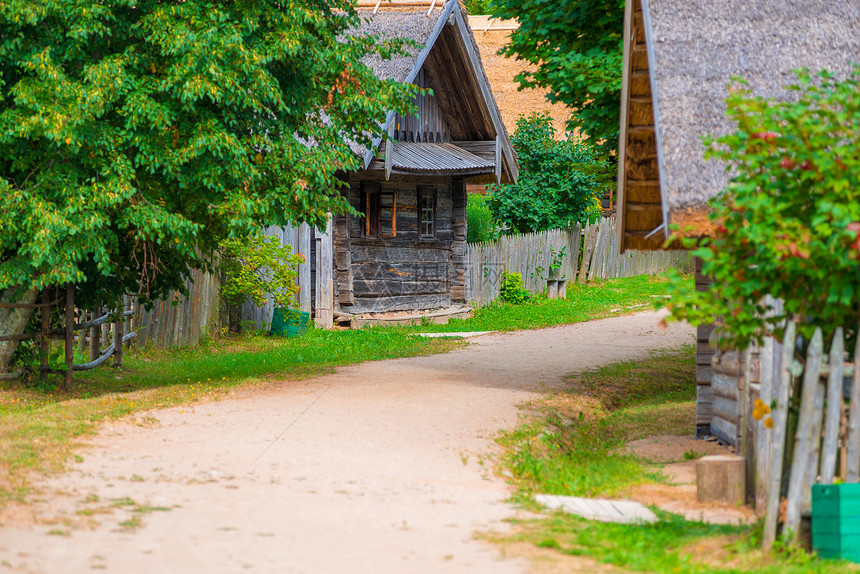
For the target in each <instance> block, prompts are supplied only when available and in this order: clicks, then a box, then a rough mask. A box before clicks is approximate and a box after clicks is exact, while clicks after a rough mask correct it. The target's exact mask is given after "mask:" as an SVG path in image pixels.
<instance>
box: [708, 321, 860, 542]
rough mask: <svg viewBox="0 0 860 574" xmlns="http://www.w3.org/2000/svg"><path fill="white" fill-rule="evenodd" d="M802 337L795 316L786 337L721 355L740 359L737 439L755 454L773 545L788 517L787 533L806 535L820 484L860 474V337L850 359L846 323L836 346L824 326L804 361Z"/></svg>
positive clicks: (761, 509)
mask: <svg viewBox="0 0 860 574" xmlns="http://www.w3.org/2000/svg"><path fill="white" fill-rule="evenodd" d="M798 337H799V335H797V321H796V320H791V321H789V322H788V324H787V325H786V328H785V334H784V337H783V341H782V343H781V344H780V343H779V342H778V341H776V340H775V339H772V338H765V340H764V344H763V345H762V346H761V347H760V348H758V347H755V348H753V349H751V350H749V351H746V352H744V353H742V354H740V355H739V354H737V353H736V352H733V354H734V356H733V357H732V356H731V354H729V355H728V356H724V357H723V358H722V359H720V358H717V359H715V366H717V365H716V363H717V362H718V361H720V362H722V363H727V362H729V363H731V362H734V363H735V365H736V366H735V368H734V369H731V370H734V371H735V372H736V373H737V375H738V378H737V387H736V388H737V394H736V399H737V403H738V407H737V408H738V412H739V413H740V417H739V419H738V424H739V429H738V435H739V444H737V445H736V446H737V449H738V452H739V454H741V455H743V456H744V457H745V458H746V459H747V462H748V466H747V469H748V476H749V478H750V479H751V480H750V481H749V482H750V483H751V484H750V485H749V486H750V488H751V490H750V492H751V493H752V494H753V497H754V498H755V507H756V513H757V514H758V515H759V516H762V515H763V516H764V532H763V536H762V543H763V546H764V548H765V549H768V548H770V547H772V546H773V544H774V542H775V540H776V537H777V534H778V532H777V531H778V528H777V527H778V525H779V522H780V517H782V518H783V519H784V523H783V530H782V535H783V536H784V537H785V538H786V539H787V540H788V541H789V542H790V543H793V544H798V543H799V541H800V534H801V517H802V516H803V515H808V514H809V512H810V508H811V491H812V485H813V484H815V483H820V484H833V483H834V482H846V483H856V482H858V481H860V345H858V347H857V348H856V349H855V351H854V361H853V362H845V355H846V352H845V351H846V344H845V343H846V340H845V337H844V334H843V330H842V328H838V329H837V330H836V332H835V334H834V337H833V341H832V343H831V347H830V351H829V353H828V352H827V350H826V349H825V348H824V342H823V336H822V333H821V329H816V330H815V332H814V334H813V335H812V337H811V338H810V339H809V340H808V341H806V342H805V343H806V347H807V351H806V357H805V360H804V362H803V364H802V365H801V364H800V362H799V361H798V360H797V359H796V358H795V352H796V349H797V346H796V343H797V339H798ZM756 354H758V355H759V359H758V361H756V360H755V355H756ZM756 363H758V364H756ZM722 367H723V370H724V371H727V369H725V367H726V365H725V364H723V365H722ZM756 367H758V368H756ZM756 375H758V376H756ZM756 378H758V379H759V380H758V382H755V379H756ZM798 387H799V388H798ZM846 395H847V397H846ZM798 398H799V402H796V403H795V401H797V400H798ZM846 398H848V406H847V409H846V404H845V403H846ZM771 406H772V411H771V410H770V409H771ZM716 410H717V409H716V407H715V411H716ZM795 413H796V414H795Z"/></svg>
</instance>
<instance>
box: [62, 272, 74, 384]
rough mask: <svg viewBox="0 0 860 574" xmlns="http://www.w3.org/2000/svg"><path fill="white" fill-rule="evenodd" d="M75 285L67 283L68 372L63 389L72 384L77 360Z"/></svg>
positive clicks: (66, 329)
mask: <svg viewBox="0 0 860 574" xmlns="http://www.w3.org/2000/svg"><path fill="white" fill-rule="evenodd" d="M74 329H75V286H74V285H72V284H71V283H68V284H66V325H65V331H66V333H65V335H66V337H65V338H66V341H65V342H66V373H65V377H64V378H63V389H68V388H69V387H71V386H72V374H73V373H72V365H73V364H74V361H75V349H74V345H75V331H74Z"/></svg>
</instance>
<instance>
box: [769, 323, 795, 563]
mask: <svg viewBox="0 0 860 574" xmlns="http://www.w3.org/2000/svg"><path fill="white" fill-rule="evenodd" d="M796 329H797V324H796V323H795V322H794V320H793V318H789V319H788V320H787V324H786V327H785V337H784V341H783V345H782V360H781V362H780V365H779V379H778V382H777V385H776V389H774V398H775V399H776V407H775V408H774V410H773V413H772V418H773V423H774V424H773V450H772V454H771V457H772V458H771V472H770V485H769V486H768V493H767V513H766V514H765V518H764V533H763V534H762V548H763V549H764V550H766V551H767V550H770V549H771V548H772V547H773V543H774V542H775V541H776V527H777V519H778V518H779V494H780V486H781V485H782V458H783V452H784V450H785V435H786V432H787V426H788V398H789V397H790V396H791V358H792V354H793V353H794V333H795V330H796Z"/></svg>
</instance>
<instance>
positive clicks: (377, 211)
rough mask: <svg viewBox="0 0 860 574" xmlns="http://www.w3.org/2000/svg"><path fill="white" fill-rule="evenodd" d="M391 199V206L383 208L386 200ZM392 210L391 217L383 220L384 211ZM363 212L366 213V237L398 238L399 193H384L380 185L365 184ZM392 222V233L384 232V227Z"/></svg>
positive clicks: (364, 227) (362, 200)
mask: <svg viewBox="0 0 860 574" xmlns="http://www.w3.org/2000/svg"><path fill="white" fill-rule="evenodd" d="M389 197H390V198H391V200H390V204H391V205H390V206H387V205H386V206H383V205H382V204H383V200H384V199H385V198H389ZM386 209H390V210H391V217H390V218H387V217H385V218H383V217H382V212H383V210H386ZM361 211H362V213H364V225H363V226H362V229H363V232H364V236H365V237H396V236H397V192H396V191H383V189H382V186H381V185H380V184H379V183H374V182H363V183H362V188H361ZM389 222H390V229H391V231H390V232H385V233H383V232H382V228H383V225H384V224H385V223H389Z"/></svg>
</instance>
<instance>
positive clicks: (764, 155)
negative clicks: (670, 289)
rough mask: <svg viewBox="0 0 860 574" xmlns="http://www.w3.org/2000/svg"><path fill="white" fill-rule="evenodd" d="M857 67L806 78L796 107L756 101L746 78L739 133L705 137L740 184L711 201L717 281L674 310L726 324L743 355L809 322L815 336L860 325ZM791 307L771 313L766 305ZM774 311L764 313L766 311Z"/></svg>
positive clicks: (732, 102) (735, 113)
mask: <svg viewBox="0 0 860 574" xmlns="http://www.w3.org/2000/svg"><path fill="white" fill-rule="evenodd" d="M858 72H860V69H858V70H857V72H855V75H854V76H852V77H851V78H849V79H848V80H846V81H843V82H836V81H834V80H832V78H831V75H830V74H828V73H826V72H822V73H820V74H819V78H818V79H815V78H813V77H812V76H811V75H810V74H809V72H807V71H800V72H798V73H797V75H798V79H799V82H798V84H797V85H793V86H789V87H788V88H787V89H788V90H791V91H793V92H795V93H794V94H792V96H791V98H790V101H777V100H774V99H769V98H762V97H757V96H754V95H752V93H751V92H750V91H749V90H747V89H746V88H745V87H744V83H743V82H742V81H740V80H739V81H738V83H737V84H736V85H735V86H734V87H733V88H732V89H731V90H730V93H729V97H728V98H727V100H726V103H727V105H728V116H729V119H731V120H732V121H733V122H735V123H737V126H738V129H737V130H736V131H735V132H734V133H730V134H728V135H725V136H722V137H720V138H716V139H714V138H706V144H707V145H708V146H710V149H709V151H708V152H707V154H706V155H707V156H708V157H716V158H719V159H722V160H724V161H725V162H727V163H728V164H729V166H730V168H731V173H732V178H731V181H730V183H729V186H728V187H727V188H726V189H725V190H724V191H723V192H722V193H721V194H719V195H718V196H716V197H715V198H714V199H713V200H712V201H711V207H712V208H713V213H712V214H711V216H710V218H711V221H712V223H713V225H714V228H715V229H716V236H715V237H713V238H711V239H705V240H703V241H704V245H703V246H701V247H700V248H699V249H697V250H696V251H695V255H697V256H698V257H701V258H702V260H703V262H704V263H703V272H704V273H706V274H708V275H710V276H712V277H713V279H714V284H713V286H712V288H711V289H710V290H709V291H707V292H704V293H698V292H695V291H694V290H693V289H692V288H690V287H687V288H683V287H682V286H681V285H680V284H678V285H677V287H676V294H675V296H674V297H673V298H672V300H671V301H672V302H671V303H670V304H669V305H668V307H669V308H670V310H671V312H672V315H673V316H674V317H676V318H679V319H686V320H688V321H690V322H691V323H693V324H700V323H706V322H710V321H716V322H717V324H718V325H721V326H722V327H723V329H722V331H723V333H722V335H721V338H720V343H721V344H725V345H732V346H736V347H739V348H744V347H745V346H746V345H747V344H748V343H749V341H750V340H751V339H754V338H759V337H761V336H762V335H764V334H766V333H767V332H769V331H771V330H777V336H780V335H779V332H778V331H779V329H778V327H779V325H780V324H783V323H784V320H785V319H786V318H787V317H792V316H794V317H798V318H800V319H801V321H800V324H799V329H800V331H801V333H803V334H805V335H806V336H809V335H811V333H812V331H813V330H814V329H815V327H819V326H820V327H821V328H822V330H823V331H824V333H825V335H827V334H830V333H832V332H833V331H834V330H835V328H836V327H839V326H843V327H850V328H851V329H852V330H853V329H854V328H855V326H856V325H857V324H858V321H860V265H858V260H860V154H858V150H860V98H858V96H857V94H858ZM765 295H772V296H773V297H776V298H778V299H782V300H783V301H784V310H782V311H780V312H776V311H775V310H773V309H765V307H764V305H763V304H762V299H763V297H764V296H765ZM768 310H769V311H771V312H772V314H770V315H769V316H765V312H766V311H768Z"/></svg>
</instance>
